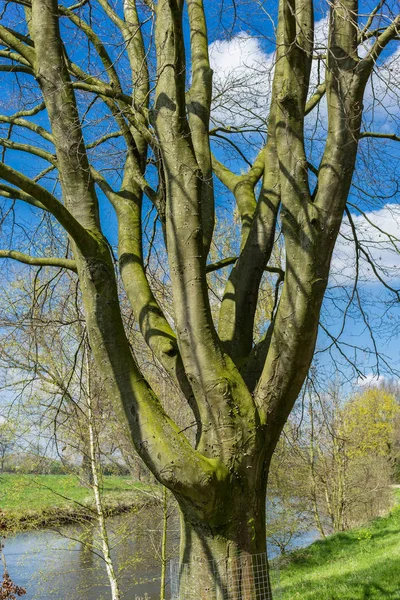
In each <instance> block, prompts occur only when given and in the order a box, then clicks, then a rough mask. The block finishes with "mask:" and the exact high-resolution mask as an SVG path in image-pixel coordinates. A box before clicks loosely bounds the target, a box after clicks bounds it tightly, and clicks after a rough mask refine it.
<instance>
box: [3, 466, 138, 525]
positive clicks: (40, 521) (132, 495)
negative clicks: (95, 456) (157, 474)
mask: <svg viewBox="0 0 400 600" xmlns="http://www.w3.org/2000/svg"><path fill="white" fill-rule="evenodd" d="M146 488H148V486H146V485H145V484H140V483H135V482H133V481H132V479H130V478H129V477H116V476H110V477H105V478H104V504H105V507H106V508H107V510H109V511H110V512H121V511H123V510H125V509H128V508H129V507H132V506H135V505H136V504H138V502H143V501H146V496H144V495H143V498H141V496H142V494H140V491H142V490H143V491H146ZM147 497H148V496H147ZM93 502H94V498H93V493H92V492H91V490H89V489H87V488H85V487H84V486H82V485H79V480H78V478H77V477H75V476H74V475H9V474H0V509H1V510H2V511H3V512H4V514H5V516H6V519H7V524H8V526H9V527H10V528H11V529H27V528H30V527H38V526H43V525H46V524H50V523H54V522H55V521H57V520H58V521H60V522H63V521H69V520H73V519H74V518H75V517H77V518H81V517H83V516H84V514H85V510H84V507H85V506H93Z"/></svg>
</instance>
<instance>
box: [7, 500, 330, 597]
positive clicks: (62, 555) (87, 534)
mask: <svg viewBox="0 0 400 600" xmlns="http://www.w3.org/2000/svg"><path fill="white" fill-rule="evenodd" d="M169 528H170V530H169V555H170V556H171V557H174V558H176V556H177V545H178V541H179V540H178V537H179V534H178V519H177V517H176V515H175V516H173V517H172V518H171V519H170V521H169ZM108 533H109V537H110V541H111V544H112V546H113V550H112V555H113V558H114V560H115V563H116V565H117V568H118V572H119V581H120V588H121V591H122V592H123V597H124V598H126V599H129V600H135V599H143V600H158V599H159V598H160V572H161V566H160V558H159V542H160V539H161V515H160V510H159V508H157V507H154V509H153V508H149V507H147V508H146V509H145V510H142V511H141V512H139V513H134V514H132V513H130V514H125V515H122V516H119V517H113V518H111V519H109V520H108ZM317 537H318V534H317V532H316V531H309V532H307V533H305V534H303V535H302V536H300V537H298V538H296V541H295V543H294V544H293V546H292V548H291V549H293V548H294V547H302V546H306V545H308V544H310V543H311V542H313V541H314V540H315V539H316V538H317ZM268 553H269V558H270V559H271V558H274V557H275V556H277V555H278V554H279V550H278V548H277V547H274V546H273V545H272V544H269V546H268ZM5 555H6V558H7V565H8V569H9V573H10V575H11V577H12V579H13V580H14V581H15V583H17V584H18V585H20V586H23V587H25V588H26V589H27V595H26V596H24V597H23V598H25V599H26V600H66V599H72V598H74V599H79V600H109V598H110V590H109V586H108V580H107V576H106V571H105V566H104V562H103V558H102V556H101V551H100V545H99V540H98V536H97V533H96V528H95V526H94V525H93V524H92V523H82V524H79V525H74V526H68V527H62V528H60V529H59V530H58V531H56V530H50V529H46V530H41V531H30V532H27V533H21V534H18V535H16V536H14V537H11V538H9V539H7V540H6V543H5ZM146 595H147V597H146ZM168 597H169V595H168V594H167V598H168Z"/></svg>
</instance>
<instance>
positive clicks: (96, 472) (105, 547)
mask: <svg viewBox="0 0 400 600" xmlns="http://www.w3.org/2000/svg"><path fill="white" fill-rule="evenodd" d="M87 367H88V369H87V371H88V373H87V376H88V394H87V409H88V411H87V416H88V424H89V448H90V462H91V467H92V474H93V483H92V489H93V493H94V498H95V503H96V511H97V522H98V525H99V533H100V539H101V546H102V552H103V558H104V562H105V563H106V570H107V576H108V580H109V582H110V587H111V598H112V600H120V599H121V593H120V590H119V585H118V579H117V576H116V573H115V569H114V565H113V562H112V558H111V552H110V544H109V539H108V534H107V528H106V520H105V516H104V507H103V502H102V497H101V492H100V469H99V463H98V460H97V452H96V435H95V430H94V423H93V407H92V397H91V386H90V365H89V358H88V359H87Z"/></svg>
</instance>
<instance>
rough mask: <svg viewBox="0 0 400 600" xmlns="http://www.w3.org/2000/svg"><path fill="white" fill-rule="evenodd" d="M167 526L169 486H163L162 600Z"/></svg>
mask: <svg viewBox="0 0 400 600" xmlns="http://www.w3.org/2000/svg"><path fill="white" fill-rule="evenodd" d="M167 528H168V502H167V488H166V487H164V488H163V531H162V541H161V586H160V600H165V585H166V575H167Z"/></svg>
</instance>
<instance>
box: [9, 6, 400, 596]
mask: <svg viewBox="0 0 400 600" xmlns="http://www.w3.org/2000/svg"><path fill="white" fill-rule="evenodd" d="M316 4H317V3H315V2H313V0H280V1H279V4H278V5H275V4H274V5H273V6H272V7H271V10H270V12H267V10H269V7H267V6H266V4H265V3H263V2H258V1H257V2H250V3H248V2H243V3H235V2H234V3H233V4H232V11H233V12H232V13H230V14H234V15H235V19H236V20H235V19H234V21H233V22H231V24H230V26H231V27H232V30H231V33H236V34H237V36H238V38H239V39H237V40H236V41H237V43H240V37H241V39H242V43H248V42H249V38H246V36H243V34H242V36H240V34H238V27H239V26H238V23H241V24H242V25H243V30H244V29H245V28H246V26H249V27H250V28H251V29H252V30H253V33H254V35H260V36H262V35H264V43H265V44H266V46H265V48H267V47H268V49H269V54H268V52H267V51H264V53H262V52H261V53H260V55H261V56H265V55H268V56H269V59H268V60H264V62H263V61H261V62H258V61H256V62H253V64H252V75H251V76H250V79H251V80H252V81H251V83H252V85H253V87H249V80H248V79H247V78H246V77H248V75H247V76H246V74H245V71H246V69H244V66H246V65H243V64H241V65H240V68H239V69H238V70H237V72H236V75H235V76H234V77H233V78H232V77H231V76H228V77H224V73H225V69H226V67H225V66H224V65H223V63H222V64H220V71H219V73H218V71H217V72H216V73H214V87H213V83H212V82H213V70H212V65H211V62H210V61H211V59H210V48H209V43H210V42H211V41H213V42H214V44H217V41H218V40H216V39H214V40H211V39H210V38H209V35H210V34H209V33H208V29H207V19H208V24H210V20H211V30H214V31H215V26H216V23H219V24H220V25H221V27H222V28H224V29H225V32H224V35H225V37H227V36H229V31H227V28H228V27H229V15H227V14H225V13H224V10H225V6H224V3H208V2H207V3H204V4H203V2H202V0H187V1H186V2H184V1H183V0H158V2H153V1H152V0H144V1H142V2H139V1H136V0H126V1H125V2H124V3H122V2H115V3H114V4H113V3H111V2H109V1H108V0H82V1H80V2H78V3H76V4H72V3H71V4H70V3H68V2H67V3H65V4H62V3H59V2H57V0H32V1H30V0H15V1H10V2H7V3H6V5H5V7H4V10H3V13H2V24H1V25H0V44H1V48H2V49H1V50H0V58H1V65H0V71H1V72H2V77H3V78H4V81H5V83H4V87H3V90H4V91H5V93H4V96H3V102H2V105H3V108H4V110H3V114H2V115H1V116H0V123H1V124H2V129H3V130H4V132H5V133H4V135H3V137H2V138H1V139H0V145H1V146H2V148H3V152H2V161H1V162H0V178H1V180H2V181H1V183H0V195H1V196H2V197H3V199H4V208H3V213H2V216H3V221H4V222H3V231H4V244H5V245H6V247H5V248H4V249H3V250H1V256H2V257H3V258H9V259H16V260H17V261H20V262H22V263H26V264H28V265H32V266H36V267H39V268H43V267H54V268H55V269H58V271H56V272H57V273H59V272H60V271H59V270H60V269H70V270H71V271H73V272H75V273H76V275H77V278H78V281H79V288H80V293H81V297H82V302H83V307H84V314H85V320H86V328H87V334H88V337H89V340H90V345H91V349H92V351H93V354H94V357H95V360H96V363H97V366H98V368H99V369H100V371H101V374H102V377H103V378H104V380H105V383H106V385H107V390H108V396H109V398H110V401H112V402H113V403H114V404H115V406H116V407H118V410H119V413H120V416H121V419H122V420H123V421H124V422H125V423H127V424H128V426H129V430H130V433H131V437H132V440H133V442H134V444H135V446H136V448H137V451H138V452H139V454H140V456H141V457H142V459H143V460H144V461H145V462H146V464H147V466H148V467H149V468H150V469H151V471H152V472H153V473H154V474H155V476H156V477H157V479H159V481H160V482H161V483H163V484H164V485H165V486H167V487H168V488H170V489H171V490H172V492H173V493H174V495H175V497H176V498H177V500H178V503H179V505H180V508H181V510H182V513H183V515H184V519H183V531H182V539H183V542H182V557H181V559H182V561H183V562H184V563H188V564H189V567H188V575H189V577H188V580H187V581H188V582H189V583H187V585H188V586H189V592H188V593H189V595H190V593H191V594H192V595H193V593H194V592H193V590H194V589H195V590H196V593H197V594H198V597H200V596H199V593H207V589H209V586H210V585H211V584H210V579H209V578H210V573H209V572H208V571H207V569H206V570H205V571H204V573H203V575H202V576H200V575H199V572H198V570H197V568H196V567H195V565H194V563H193V561H192V559H193V557H195V556H196V557H200V558H203V559H207V560H208V561H209V560H211V559H221V558H227V557H230V556H232V554H235V553H242V554H243V553H244V554H246V553H247V554H249V555H251V554H256V553H259V552H263V551H265V486H266V479H267V474H268V468H269V463H270V460H271V456H272V453H273V451H274V448H275V446H276V443H277V440H278V438H279V435H280V433H281V430H282V428H283V426H284V424H285V422H286V420H287V418H288V416H289V414H290V412H291V410H292V408H293V405H294V402H295V400H296V398H297V397H298V394H299V392H300V390H301V388H302V386H303V383H304V381H305V378H306V376H307V372H308V369H309V367H310V364H311V361H312V358H313V354H314V350H315V344H316V338H317V333H318V326H319V320H320V313H321V306H322V302H323V299H324V294H325V291H326V288H327V285H328V280H329V275H330V269H331V260H332V253H333V251H334V247H335V243H336V240H337V238H338V235H339V231H340V227H341V224H342V220H343V215H344V214H345V215H346V219H345V220H346V223H347V226H348V229H349V231H350V237H351V238H352V239H353V241H354V245H355V260H356V263H357V265H356V266H357V269H356V275H355V278H356V280H357V279H358V277H359V276H360V271H359V269H358V267H359V265H360V264H361V261H364V263H367V264H368V267H369V268H371V269H372V271H373V272H374V274H375V275H376V277H377V279H378V280H379V281H380V282H381V283H383V285H384V286H385V287H386V290H387V292H388V293H389V294H391V295H392V297H393V298H394V299H396V300H398V291H397V290H396V288H395V287H394V286H393V285H392V284H391V283H390V282H389V283H388V281H387V280H386V279H385V277H384V275H383V274H382V267H380V266H379V261H378V263H377V262H376V261H375V260H374V254H373V253H372V252H371V251H370V250H369V249H368V248H366V246H365V241H364V240H363V239H360V238H359V236H358V232H357V229H356V227H355V225H354V222H355V217H354V210H356V209H352V195H351V185H352V179H353V176H354V172H355V170H356V167H357V166H360V165H359V164H358V163H357V155H358V151H359V146H360V140H361V139H363V138H371V139H374V140H378V141H383V142H385V140H390V141H391V143H395V142H396V141H398V139H399V138H398V131H396V130H393V131H392V130H390V127H391V126H392V125H393V127H396V125H397V114H396V111H395V108H394V106H395V104H393V103H395V102H397V103H398V100H396V98H397V96H396V89H395V85H396V82H397V79H398V75H397V74H396V73H395V72H392V70H391V69H393V65H396V64H398V62H396V61H397V60H398V59H397V55H398V50H395V49H393V47H394V48H396V41H398V39H399V29H400V16H399V14H398V11H397V9H396V2H394V1H393V2H392V1H391V0H388V1H387V2H386V1H385V0H383V1H382V0H381V1H380V2H379V3H377V4H376V6H372V5H371V6H370V5H369V3H368V2H361V3H360V4H359V3H358V2H357V0H333V2H330V3H327V4H326V7H323V9H322V10H323V11H324V12H323V13H319V12H318V11H320V10H321V7H320V6H319V5H318V6H316ZM325 12H326V14H325ZM218 19H219V20H218ZM257 19H259V20H257ZM323 20H324V24H323V26H321V27H319V28H317V27H315V23H316V22H317V23H320V21H321V22H322V21H323ZM275 27H276V31H275ZM324 28H325V29H324ZM326 29H327V35H326V36H325V34H324V31H325V30H326ZM275 34H276V35H275ZM214 35H215V34H214ZM246 39H247V42H246ZM271 39H272V40H273V41H271ZM219 43H220V47H221V45H223V44H224V43H227V42H226V41H220V42H219ZM214 44H213V45H214ZM217 46H218V44H217ZM217 46H215V45H214V51H215V50H216V49H217V50H218V47H217ZM260 47H261V46H260ZM228 60H229V59H228ZM216 67H218V61H216ZM382 69H383V71H382ZM383 72H384V73H385V74H386V75H388V74H389V78H388V77H386V78H385V77H384V76H383V75H382V73H383ZM374 73H375V75H374ZM376 77H377V78H378V79H376ZM396 78H397V79H396ZM377 80H378V81H379V82H380V84H381V85H383V86H386V88H385V90H386V95H385V98H386V99H387V100H388V102H387V103H386V104H385V108H386V110H387V114H386V118H384V117H380V118H376V117H375V112H376V111H377V110H378V108H379V107H381V106H382V97H381V95H380V91H379V90H380V89H381V88H379V86H378V88H377V87H376V85H375V84H376V81H377ZM266 82H267V83H266ZM268 82H271V85H270V86H269V85H268ZM374 86H375V87H374ZM390 103H392V104H390ZM397 106H398V104H397ZM313 114H314V115H315V119H314V121H311V122H310V120H309V119H310V115H313ZM388 115H391V118H389V116H388ZM363 119H364V120H363ZM310 123H312V126H311V133H310ZM368 124H373V125H374V127H375V126H376V127H377V130H373V131H372V130H369V129H366V128H365V125H368ZM228 147H231V149H232V152H235V154H234V155H230V154H229V152H228V150H227V148H228ZM257 151H258V153H257ZM25 155H26V156H27V158H24V159H23V158H22V156H25ZM363 160H364V161H367V163H368V169H370V170H371V172H373V170H374V166H373V164H374V163H373V161H374V159H373V156H372V153H371V154H370V155H369V154H368V152H366V153H365V154H364V155H363ZM244 165H247V166H246V168H245V169H243V166H244ZM371 177H372V175H371ZM216 179H218V180H219V182H220V183H216ZM221 185H222V186H224V188H225V190H226V191H227V192H229V193H230V194H232V195H233V197H234V198H235V211H236V214H237V216H238V219H239V222H240V226H239V232H238V237H237V239H236V240H235V242H234V243H233V244H232V246H231V247H232V248H233V249H234V250H235V253H234V255H233V256H221V257H220V258H219V260H217V261H216V262H211V261H210V258H209V257H210V256H211V255H212V254H213V252H214V251H215V235H216V231H217V230H216V228H215V216H216V214H217V213H218V209H219V206H220V205H221V202H222V201H221V197H222V192H221V189H222V188H221ZM371 193H372V195H373V194H374V192H373V191H372V192H371ZM364 208H365V207H364V205H362V204H361V206H359V207H358V210H360V211H361V212H363V211H364ZM149 210H150V211H152V212H151V213H150V214H151V215H154V214H155V215H156V219H154V218H151V217H149V214H148V212H149ZM110 211H112V216H110V214H111V212H110ZM366 218H367V219H370V216H368V215H366ZM370 220H371V219H370ZM112 223H115V227H116V230H117V232H116V233H115V232H114V229H113V227H112V225H111V224H112ZM150 223H151V225H150V226H149V224H150ZM230 223H232V221H230ZM376 227H378V229H379V225H376ZM234 230H235V228H234V226H233V224H232V228H231V231H232V232H233V231H234ZM382 235H384V236H385V240H386V244H387V245H389V246H390V245H391V246H392V250H394V251H395V252H397V242H398V238H396V236H395V235H392V234H390V233H385V232H382ZM146 236H150V239H149V240H148V239H147V237H146ZM115 242H117V244H118V248H117V250H116V251H115V249H114V245H115ZM149 248H150V249H151V250H152V251H153V252H158V253H159V254H160V256H163V255H164V253H166V255H167V258H168V261H167V263H168V264H163V268H164V270H165V275H163V277H165V280H167V281H168V282H170V285H171V288H172V307H171V306H167V305H166V304H165V303H163V300H162V296H161V295H160V293H159V288H157V282H155V281H154V278H153V277H152V273H151V269H150V268H149V264H148V261H147V259H146V258H145V254H144V252H145V250H148V249H149ZM277 248H278V249H279V251H277ZM60 249H61V251H60ZM57 253H59V254H57ZM214 253H215V252H214ZM115 254H116V255H115ZM278 256H282V258H283V262H284V266H283V265H282V264H280V262H279V261H278V260H277V257H278ZM228 267H229V270H227V271H224V272H225V273H227V274H226V277H225V278H222V280H221V278H219V277H217V276H216V275H215V274H216V273H217V272H219V270H220V269H223V268H228ZM266 273H267V274H268V276H270V277H271V278H272V279H271V280H270V281H271V282H273V284H272V283H271V284H272V285H274V287H275V291H274V293H273V294H272V297H273V302H272V309H271V311H270V312H269V311H268V313H267V314H266V311H265V310H264V311H262V310H261V313H259V314H261V315H264V322H263V323H262V324H261V326H260V324H259V323H257V325H256V315H257V314H258V313H257V308H258V305H259V304H260V303H263V302H265V295H264V294H260V293H259V291H260V286H261V285H262V281H263V280H264V278H265V276H266V275H265V274H266ZM57 276H58V275H56V276H55V277H57ZM119 276H120V277H119ZM120 280H121V281H120ZM221 281H222V282H223V289H222V291H221V285H222V284H221ZM357 294H358V291H357V288H356V287H354V286H353V289H352V290H351V289H350V291H349V290H348V288H346V295H347V308H345V309H344V312H345V313H346V312H347V311H348V310H349V308H348V307H349V306H350V305H351V304H352V302H353V301H354V298H358V296H357ZM125 301H127V302H128V303H129V305H130V307H131V310H132V311H133V314H134V317H135V321H136V323H137V327H138V328H139V330H140V332H141V334H142V336H143V338H144V340H145V342H146V344H147V345H148V347H149V348H150V350H151V352H152V355H153V356H154V361H156V362H157V363H159V364H160V365H161V366H162V368H163V369H164V372H165V376H166V377H168V378H169V380H170V382H171V384H170V385H171V388H170V390H171V391H170V394H171V395H173V396H174V397H176V402H179V401H181V402H182V401H183V402H184V403H186V405H187V406H188V407H189V408H190V409H191V411H192V413H193V420H194V425H195V429H196V441H195V443H192V441H191V439H190V437H189V436H187V435H186V432H185V431H183V430H182V429H181V428H180V427H179V426H178V424H177V423H176V422H175V421H174V420H173V419H172V418H171V416H170V415H169V414H167V412H166V410H165V407H164V406H163V404H162V402H161V400H160V398H159V397H158V395H157V393H156V391H155V390H154V389H153V388H152V386H151V385H150V383H149V382H148V381H147V380H146V378H145V376H144V373H143V370H142V369H141V368H140V367H139V365H138V360H137V358H136V357H135V355H134V353H133V352H132V348H131V344H130V340H129V337H128V335H127V330H126V327H125V324H124V319H123V312H124V310H123V306H124V303H125ZM261 308H262V307H261ZM264 308H265V307H264ZM361 310H362V308H361ZM332 343H333V344H337V342H336V338H335V337H332ZM232 498H234V501H232ZM243 568H245V567H243ZM192 569H193V570H192ZM224 573H225V572H224ZM194 574H196V577H195V578H192V579H191V576H192V575H194ZM212 576H213V578H215V573H213V574H212ZM226 577H227V575H226V573H225V574H223V573H222V572H221V573H220V577H219V578H217V581H219V583H218V585H219V586H221V588H223V589H225V588H226V586H227V585H228V584H227V579H226ZM245 579H246V578H245V577H244V578H243V581H245ZM182 585H183V584H182ZM241 585H244V583H243V584H241ZM193 586H194V587H193ZM252 586H253V587H252V588H251V589H252V591H251V593H252V594H253V595H252V596H251V598H253V597H254V598H256V597H259V596H256V595H255V594H256V590H255V588H256V587H257V582H255V581H253V583H252ZM181 589H183V588H181ZM204 589H205V590H206V592H204V591H201V590H204ZM240 593H241V595H240V598H245V597H246V598H250V596H246V595H245V594H246V592H245V590H244V588H243V589H242V590H241V592H240ZM183 597H184V595H183V592H182V598H183ZM204 597H206V596H204Z"/></svg>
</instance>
